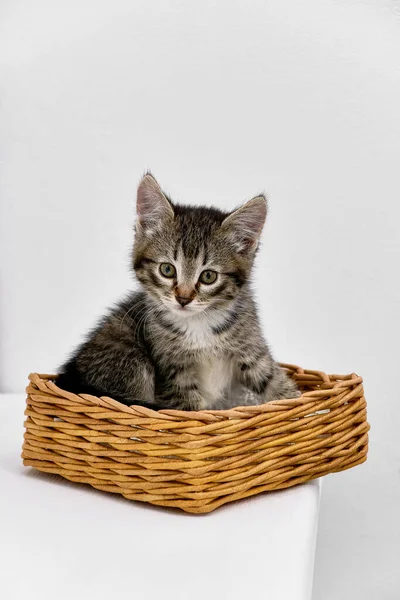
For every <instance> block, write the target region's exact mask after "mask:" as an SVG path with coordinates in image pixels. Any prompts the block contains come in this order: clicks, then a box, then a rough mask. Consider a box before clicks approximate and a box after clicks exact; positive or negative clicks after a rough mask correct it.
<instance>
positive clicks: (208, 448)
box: [22, 365, 369, 513]
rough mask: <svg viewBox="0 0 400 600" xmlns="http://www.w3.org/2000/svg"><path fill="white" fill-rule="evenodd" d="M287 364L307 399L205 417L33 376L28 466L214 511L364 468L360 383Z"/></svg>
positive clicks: (116, 490)
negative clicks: (122, 401) (156, 408)
mask: <svg viewBox="0 0 400 600" xmlns="http://www.w3.org/2000/svg"><path fill="white" fill-rule="evenodd" d="M282 366H284V367H285V368H286V369H287V370H288V371H289V373H290V375H291V376H292V377H293V378H294V379H295V381H296V382H297V383H298V385H299V387H300V389H301V390H302V395H301V396H300V397H299V398H295V399H293V400H278V401H274V402H269V403H268V404H263V405H261V406H246V407H238V408H234V409H231V410H223V411H201V412H185V411H177V410H164V411H153V410H150V409H148V408H143V407H140V406H134V407H133V406H132V407H128V406H124V405H122V404H120V403H119V402H117V401H116V400H112V399H111V398H106V397H102V398H97V397H94V396H90V395H87V394H80V395H76V394H72V393H70V392H65V391H63V390H61V389H60V388H58V387H57V385H56V384H55V383H54V381H55V379H56V378H55V376H54V375H38V374H32V375H30V377H29V380H30V384H29V386H28V387H27V394H28V397H27V407H26V411H25V415H26V417H27V419H26V422H25V428H26V432H25V436H24V444H23V451H22V458H23V462H24V465H26V466H30V467H34V468H36V469H38V470H40V471H44V472H46V473H55V474H58V475H61V476H62V477H65V478H66V479H69V480H70V481H74V482H78V483H88V484H90V485H91V486H93V487H94V488H97V489H100V490H104V491H107V492H114V493H118V494H122V495H123V496H125V497H126V498H129V499H131V500H140V501H144V502H150V503H152V504H157V505H160V506H167V507H178V508H181V509H183V510H184V511H186V512H190V513H207V512H210V511H212V510H214V509H215V508H217V507H219V506H221V505H222V504H225V503H226V502H231V501H234V500H239V499H240V498H246V497H248V496H252V495H254V494H259V493H260V492H264V491H268V490H277V489H281V488H287V487H291V486H293V485H296V484H298V483H303V482H305V481H308V480H310V479H313V478H316V477H320V476H322V475H326V474H327V473H332V472H336V471H342V470H344V469H349V468H351V467H354V466H356V465H358V464H360V463H362V462H364V461H365V460H366V457H367V451H368V430H369V425H368V423H367V416H366V402H365V398H364V392H363V386H362V379H361V377H359V376H357V375H355V374H352V375H326V374H325V373H322V372H319V371H309V370H303V369H301V368H299V367H295V366H293V365H282Z"/></svg>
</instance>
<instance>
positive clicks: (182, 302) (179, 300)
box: [176, 296, 193, 307]
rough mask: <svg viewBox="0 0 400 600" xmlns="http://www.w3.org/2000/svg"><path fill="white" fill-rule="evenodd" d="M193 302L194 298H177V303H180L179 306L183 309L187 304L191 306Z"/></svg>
mask: <svg viewBox="0 0 400 600" xmlns="http://www.w3.org/2000/svg"><path fill="white" fill-rule="evenodd" d="M192 300H193V298H187V297H184V296H176V301H177V302H179V304H180V305H181V306H182V307H183V306H186V304H189V303H190V302H191V301H192Z"/></svg>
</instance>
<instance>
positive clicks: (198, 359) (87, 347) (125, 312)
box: [58, 174, 297, 410]
mask: <svg viewBox="0 0 400 600" xmlns="http://www.w3.org/2000/svg"><path fill="white" fill-rule="evenodd" d="M265 216H266V200H265V198H264V197H263V196H258V197H257V198H254V199H252V200H250V201H249V202H247V203H246V204H245V205H244V206H242V207H240V208H239V209H238V210H236V211H233V212H232V213H224V212H222V211H220V210H218V209H216V208H205V207H187V206H180V205H177V204H174V203H173V202H172V201H171V200H170V199H168V198H167V197H166V196H165V194H164V193H163V192H162V191H161V189H160V188H159V186H158V184H157V182H156V181H155V179H154V178H153V177H152V176H151V175H150V174H148V175H146V176H145V177H144V178H143V179H142V181H141V183H140V185H139V189H138V198H137V220H136V235H135V244H134V250H133V257H132V266H133V269H134V271H135V273H136V277H137V279H138V281H139V282H140V284H141V291H139V292H136V293H133V294H131V295H130V296H129V297H128V298H126V299H125V300H123V301H122V302H120V303H119V304H118V305H117V306H116V307H115V308H114V309H112V310H111V311H110V313H109V314H108V315H107V316H105V317H103V319H101V321H100V322H99V324H98V325H97V326H96V327H95V329H94V330H92V331H91V332H90V333H89V335H88V336H87V340H86V341H85V342H84V343H83V344H82V345H81V346H80V347H79V348H78V349H77V350H76V351H75V353H74V354H73V355H72V357H71V358H70V360H69V361H67V362H66V363H65V364H64V365H63V367H62V368H61V369H60V378H59V381H58V383H59V385H60V386H61V387H63V388H64V389H66V390H70V391H73V392H87V393H92V394H95V395H108V396H112V397H114V398H116V399H118V400H120V401H121V402H124V403H126V404H142V405H147V406H152V407H154V408H179V409H184V410H200V409H207V408H227V407H229V406H232V405H234V404H245V403H257V404H258V403H261V402H267V401H269V400H272V399H275V398H286V397H293V396H296V395H297V389H296V386H295V384H294V383H293V381H292V380H291V379H289V378H288V377H287V375H286V373H285V372H284V371H283V370H282V369H281V368H280V367H279V366H278V365H277V364H276V363H275V361H274V360H273V358H272V356H271V353H270V351H269V349H268V346H267V344H266V342H265V340H264V337H263V334H262V331H261V328H260V324H259V320H258V316H257V310H256V306H255V304H254V301H253V298H252V294H251V289H250V286H249V277H250V273H251V269H252V265H253V261H254V256H255V254H256V250H257V245H258V240H259V236H260V234H261V231H262V228H263V225H264V220H265ZM161 264H164V265H169V266H167V269H166V272H171V273H173V276H168V277H167V276H165V275H163V272H162V269H161V267H160V265H161ZM205 271H206V272H207V273H208V275H206V276H204V275H202V273H204V272H205ZM210 272H211V275H210ZM215 273H216V275H215ZM202 277H206V280H207V277H208V278H211V279H213V278H214V277H216V280H215V281H213V282H212V283H211V284H209V283H205V282H204V281H203V279H202Z"/></svg>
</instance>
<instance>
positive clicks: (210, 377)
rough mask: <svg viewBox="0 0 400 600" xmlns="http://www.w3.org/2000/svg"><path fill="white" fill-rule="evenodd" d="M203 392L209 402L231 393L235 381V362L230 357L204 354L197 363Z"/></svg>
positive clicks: (198, 376) (199, 381)
mask: <svg viewBox="0 0 400 600" xmlns="http://www.w3.org/2000/svg"><path fill="white" fill-rule="evenodd" d="M196 373H197V378H198V384H199V387H200V390H201V393H202V395H203V397H204V398H206V399H207V401H208V402H209V403H212V402H215V401H217V400H218V399H220V398H221V397H222V396H224V395H225V394H227V393H229V392H230V390H231V387H232V381H233V362H232V359H231V358H230V357H224V356H212V355H208V356H204V357H201V358H200V359H199V361H198V363H197V364H196Z"/></svg>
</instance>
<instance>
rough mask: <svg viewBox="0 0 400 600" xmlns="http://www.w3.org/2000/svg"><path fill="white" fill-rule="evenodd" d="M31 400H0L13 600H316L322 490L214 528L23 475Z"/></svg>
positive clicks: (279, 497)
mask: <svg viewBox="0 0 400 600" xmlns="http://www.w3.org/2000/svg"><path fill="white" fill-rule="evenodd" d="M24 404H25V397H24V396H22V395H2V396H0V488H1V492H0V555H1V556H0V559H1V561H0V565H1V567H0V571H1V575H0V597H1V598H2V599H3V600H17V599H18V600H21V599H22V598H30V599H31V600H36V599H37V600H39V599H40V600H50V599H51V600H64V599H70V598H73V599H74V600H81V599H82V600H83V599H87V600H91V599H95V600H103V599H106V598H107V599H109V598H129V599H131V598H132V599H133V598H135V599H136V598H137V599H138V600H139V599H140V600H153V599H154V600H155V599H157V600H158V599H161V600H214V599H217V598H218V600H224V599H229V600H236V599H240V600H250V599H253V598H254V599H258V598H261V599H262V598H265V599H268V600H306V599H307V600H309V599H310V597H311V588H312V577H313V567H314V551H315V541H316V533H317V524H318V509H319V500H320V483H319V482H318V481H314V482H311V483H309V484H306V485H302V486H298V487H295V488H292V489H289V490H285V491H281V492H274V493H268V494H263V495H261V496H256V497H254V498H251V499H249V500H244V501H241V502H238V503H235V504H231V505H229V504H228V505H226V506H224V507H221V508H220V509H218V510H217V511H215V512H213V513H211V514H209V515H204V516H197V515H188V514H185V513H182V512H176V511H170V510H165V509H161V508H155V507H151V506H149V505H145V504H141V503H134V502H130V501H128V500H126V499H124V498H123V497H119V496H116V495H111V494H107V493H103V492H100V491H97V490H94V489H92V488H91V487H89V486H84V485H77V484H72V483H69V482H67V481H66V480H64V479H62V478H61V477H58V476H52V475H46V474H42V473H38V472H36V471H34V470H33V469H29V468H26V467H23V465H22V462H21V459H20V453H21V442H22V435H23V420H24V417H23V411H24Z"/></svg>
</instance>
